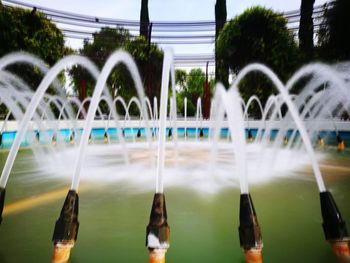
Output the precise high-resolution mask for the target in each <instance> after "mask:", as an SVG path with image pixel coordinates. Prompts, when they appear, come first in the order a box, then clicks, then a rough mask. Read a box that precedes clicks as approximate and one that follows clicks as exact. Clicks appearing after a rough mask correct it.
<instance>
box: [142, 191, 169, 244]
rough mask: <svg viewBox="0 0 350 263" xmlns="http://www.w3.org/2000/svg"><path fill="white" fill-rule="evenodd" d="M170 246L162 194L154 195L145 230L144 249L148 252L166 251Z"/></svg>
mask: <svg viewBox="0 0 350 263" xmlns="http://www.w3.org/2000/svg"><path fill="white" fill-rule="evenodd" d="M169 246H170V228H169V226H168V222H167V212H166V206H165V196H164V194H159V193H156V194H155V195H154V198H153V204H152V210H151V214H150V220H149V224H148V226H147V230H146V247H148V249H149V250H154V249H165V250H166V249H168V248H169Z"/></svg>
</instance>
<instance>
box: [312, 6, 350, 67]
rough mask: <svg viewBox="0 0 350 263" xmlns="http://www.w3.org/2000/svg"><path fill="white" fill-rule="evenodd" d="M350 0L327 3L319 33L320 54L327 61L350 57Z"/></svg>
mask: <svg viewBox="0 0 350 263" xmlns="http://www.w3.org/2000/svg"><path fill="white" fill-rule="evenodd" d="M349 14H350V1H349V0H335V1H333V2H331V3H330V4H328V5H325V14H324V19H323V21H322V23H321V24H322V26H321V27H320V30H319V34H318V46H319V48H318V49H319V56H320V58H321V59H324V60H326V61H330V62H333V61H343V60H349V59H350V27H349V25H350V16H349Z"/></svg>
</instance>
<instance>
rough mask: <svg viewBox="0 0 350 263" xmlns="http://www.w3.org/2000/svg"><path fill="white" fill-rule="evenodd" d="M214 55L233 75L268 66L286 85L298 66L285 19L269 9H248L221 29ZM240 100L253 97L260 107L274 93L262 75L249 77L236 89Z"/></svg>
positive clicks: (292, 39)
mask: <svg viewBox="0 0 350 263" xmlns="http://www.w3.org/2000/svg"><path fill="white" fill-rule="evenodd" d="M216 46H217V52H218V53H219V54H220V55H221V56H222V57H223V58H224V61H225V63H227V64H228V65H229V67H230V69H231V70H232V71H233V72H234V73H235V74H237V73H238V72H239V71H240V70H241V69H242V68H243V67H245V66H246V65H248V64H249V63H252V62H260V63H263V64H265V65H267V66H269V67H270V68H271V69H272V70H274V71H275V72H276V73H277V74H278V76H279V77H280V78H281V79H282V80H283V81H286V80H287V79H288V78H289V77H290V75H291V74H292V73H293V72H294V70H295V68H296V66H297V65H298V60H299V58H298V49H297V46H296V43H295V41H294V38H293V35H292V34H291V33H290V31H289V30H288V28H287V21H286V19H285V18H284V17H283V16H282V15H280V14H277V13H274V12H273V11H272V10H270V9H265V8H262V7H252V8H250V9H247V10H246V11H245V12H244V13H243V14H241V15H239V16H237V17H235V18H234V19H232V20H231V21H230V22H229V23H227V24H226V25H225V27H224V28H223V30H222V31H221V33H220V35H219V37H218V39H217V43H216ZM240 92H241V95H242V97H243V99H245V100H247V99H248V98H249V97H250V96H251V95H253V94H256V95H258V96H259V97H260V99H261V100H262V101H263V103H264V102H265V101H266V100H267V98H268V96H269V95H271V94H272V93H273V92H275V89H274V88H273V85H272V84H271V83H270V82H269V81H267V79H266V78H265V77H264V76H262V74H258V73H251V74H249V75H248V76H247V77H246V78H245V79H244V81H243V82H241V85H240Z"/></svg>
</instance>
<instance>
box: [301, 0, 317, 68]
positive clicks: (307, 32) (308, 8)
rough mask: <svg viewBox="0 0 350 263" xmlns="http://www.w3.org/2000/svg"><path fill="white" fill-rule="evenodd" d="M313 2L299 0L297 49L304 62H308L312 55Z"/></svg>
mask: <svg viewBox="0 0 350 263" xmlns="http://www.w3.org/2000/svg"><path fill="white" fill-rule="evenodd" d="M314 3H315V0H301V6H300V24H299V49H300V51H301V53H302V55H303V60H304V61H310V60H311V59H312V58H313V55H314V54H313V53H314V50H313V49H314V23H313V19H312V13H313V9H314Z"/></svg>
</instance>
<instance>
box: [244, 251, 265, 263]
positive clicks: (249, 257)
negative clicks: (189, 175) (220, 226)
mask: <svg viewBox="0 0 350 263" xmlns="http://www.w3.org/2000/svg"><path fill="white" fill-rule="evenodd" d="M244 257H245V261H246V262H247V263H262V262H263V258H262V248H251V249H248V250H244Z"/></svg>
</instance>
